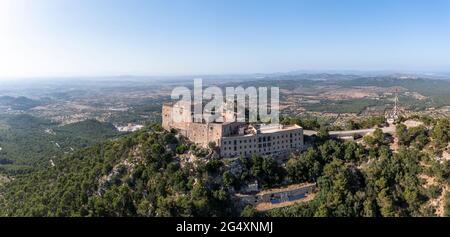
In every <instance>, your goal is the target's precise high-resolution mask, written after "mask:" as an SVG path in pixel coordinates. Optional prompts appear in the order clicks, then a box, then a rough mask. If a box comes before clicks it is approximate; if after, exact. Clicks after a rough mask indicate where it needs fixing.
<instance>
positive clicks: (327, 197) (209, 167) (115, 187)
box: [0, 119, 450, 217]
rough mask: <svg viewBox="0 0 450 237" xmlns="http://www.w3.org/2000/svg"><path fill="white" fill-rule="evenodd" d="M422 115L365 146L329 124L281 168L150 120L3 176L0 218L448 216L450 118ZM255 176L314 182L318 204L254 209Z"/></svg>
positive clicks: (263, 181) (271, 182)
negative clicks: (336, 136) (250, 200)
mask: <svg viewBox="0 0 450 237" xmlns="http://www.w3.org/2000/svg"><path fill="white" fill-rule="evenodd" d="M423 121H424V125H421V126H418V127H413V128H407V127H405V126H404V125H402V124H399V125H397V134H398V136H397V137H395V138H393V137H391V136H390V135H388V134H383V133H382V132H381V130H380V129H377V130H376V131H375V132H374V133H373V134H372V135H368V136H366V137H364V139H362V140H361V141H360V142H354V141H341V140H333V139H331V138H329V137H328V135H327V132H326V130H325V131H324V132H320V133H319V134H318V136H317V137H316V138H315V140H314V143H313V146H312V147H311V148H309V149H308V150H307V151H305V152H303V153H302V154H296V155H292V156H291V158H290V159H289V161H288V162H287V163H286V164H284V165H283V164H278V163H277V162H276V161H275V160H274V159H273V158H270V157H258V156H253V157H251V158H243V157H241V158H239V159H233V160H222V159H218V157H217V156H215V155H214V152H213V150H210V149H199V148H197V147H195V146H194V145H192V144H189V143H188V142H186V141H185V140H183V138H181V137H178V136H177V135H176V134H175V133H169V132H165V131H163V130H162V129H161V127H160V125H153V126H150V127H147V128H146V129H143V130H141V131H139V132H136V133H133V134H130V135H128V136H126V137H123V138H120V139H116V140H109V141H106V142H104V143H102V144H98V145H95V146H92V147H89V148H86V149H84V150H81V151H78V152H75V153H74V154H67V155H66V156H64V157H63V158H62V159H60V160H58V162H56V164H55V166H54V167H50V168H49V169H47V170H40V171H37V172H32V173H29V174H24V175H17V176H15V177H14V179H13V180H9V181H6V182H4V184H3V186H2V185H0V215H1V216H239V215H242V216H382V217H387V216H436V215H438V216H448V215H450V195H449V192H448V190H449V188H448V185H449V184H448V183H449V182H448V181H449V180H450V165H449V164H450V159H447V158H446V157H450V155H449V153H448V148H447V144H448V143H449V142H450V122H449V121H448V120H446V119H440V120H433V119H423ZM188 157H190V158H188ZM188 160H189V161H188ZM231 167H233V168H231ZM254 181H258V183H259V184H260V187H262V188H263V189H266V188H272V187H277V186H280V185H286V184H298V183H304V182H317V187H318V191H317V193H316V195H315V198H314V199H313V200H312V201H309V202H306V203H301V204H297V205H294V206H290V207H286V208H281V209H274V210H270V211H267V212H257V211H256V210H255V209H254V208H253V207H251V206H246V207H245V208H244V207H243V206H241V205H237V204H239V202H237V201H236V199H235V196H234V194H235V192H240V190H241V188H245V187H246V185H248V184H249V183H253V182H254ZM242 208H243V209H242Z"/></svg>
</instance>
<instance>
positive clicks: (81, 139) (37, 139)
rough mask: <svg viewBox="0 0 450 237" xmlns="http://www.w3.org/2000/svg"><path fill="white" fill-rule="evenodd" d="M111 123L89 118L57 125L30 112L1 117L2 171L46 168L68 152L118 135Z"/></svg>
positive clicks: (14, 171)
mask: <svg viewBox="0 0 450 237" xmlns="http://www.w3.org/2000/svg"><path fill="white" fill-rule="evenodd" d="M118 135H119V133H118V132H117V131H116V129H115V128H114V126H113V125H112V124H109V123H101V122H98V121H96V120H86V121H83V122H79V123H74V124H69V125H65V126H58V125H57V124H54V123H52V122H50V121H48V120H45V119H40V118H37V117H33V116H31V115H15V116H2V117H0V148H1V149H0V172H2V173H5V174H10V175H14V174H20V173H27V172H30V171H32V170H35V169H39V168H47V167H49V166H50V165H51V163H50V160H53V161H54V162H56V160H57V159H59V157H61V156H63V155H64V154H67V153H72V152H73V151H75V150H77V149H79V148H84V147H88V146H90V145H93V144H96V143H101V142H103V141H105V140H106V139H109V138H113V137H117V136H118Z"/></svg>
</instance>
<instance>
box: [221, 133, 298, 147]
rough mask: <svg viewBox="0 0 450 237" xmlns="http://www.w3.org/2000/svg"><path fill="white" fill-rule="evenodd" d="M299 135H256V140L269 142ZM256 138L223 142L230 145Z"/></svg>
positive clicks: (253, 140) (253, 141) (254, 140)
mask: <svg viewBox="0 0 450 237" xmlns="http://www.w3.org/2000/svg"><path fill="white" fill-rule="evenodd" d="M298 136H300V133H290V134H289V135H288V134H283V135H277V136H265V137H258V142H269V141H271V140H272V138H273V139H277V140H280V139H283V138H293V137H294V138H295V139H296V140H297V137H298ZM255 142H256V139H242V140H239V141H238V140H233V141H224V142H223V144H224V145H231V144H234V145H236V144H238V143H239V144H242V143H255Z"/></svg>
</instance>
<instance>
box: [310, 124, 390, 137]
mask: <svg viewBox="0 0 450 237" xmlns="http://www.w3.org/2000/svg"><path fill="white" fill-rule="evenodd" d="M381 130H382V131H383V133H390V134H392V133H394V132H395V126H389V127H383V128H381ZM373 131H375V128H370V129H357V130H344V131H329V132H328V133H329V134H330V136H332V137H350V136H353V135H355V134H359V135H362V136H363V135H366V134H368V133H371V132H373ZM303 134H304V135H306V136H312V135H316V134H317V132H316V131H313V130H303Z"/></svg>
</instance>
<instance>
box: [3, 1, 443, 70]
mask: <svg viewBox="0 0 450 237" xmlns="http://www.w3.org/2000/svg"><path fill="white" fill-rule="evenodd" d="M449 11H450V2H449V1H432V2H430V1H406V0H398V1H389V0H380V1H373V2H367V1H354V0H344V1H338V2H336V1H327V0H320V1H291V0H285V1H281V2H280V1H266V2H264V4H260V2H259V1H255V0H251V1H244V2H243V1H223V2H219V1H203V0H199V1H189V2H188V1H180V0H173V1H156V0H155V1H142V0H133V1H124V0H114V1H106V0H94V1H90V0H89V1H88V0H80V1H70V0H35V1H26V0H3V1H1V2H0V36H1V37H0V52H1V53H0V78H39V77H105V76H114V75H118V76H119V75H138V76H147V75H150V76H152V75H153V76H186V75H229V74H238V75H241V74H270V73H277V72H281V73H284V72H290V71H297V70H299V69H300V70H310V71H352V70H354V71H390V72H405V71H406V72H407V71H417V72H420V71H426V72H433V71H435V72H440V71H446V72H448V71H450V46H449V44H448V42H450V31H449V30H448V25H449V23H450V15H449V14H448V12H449Z"/></svg>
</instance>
